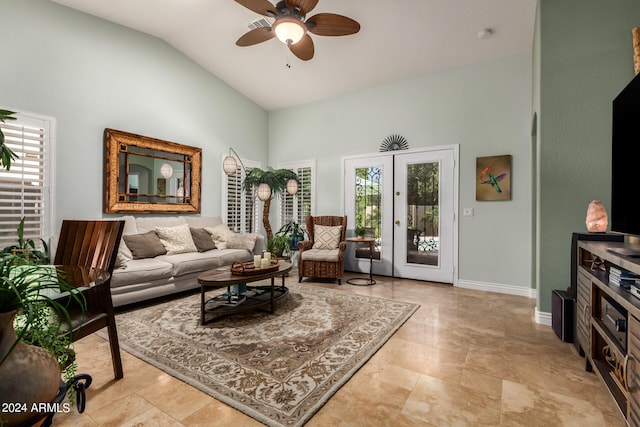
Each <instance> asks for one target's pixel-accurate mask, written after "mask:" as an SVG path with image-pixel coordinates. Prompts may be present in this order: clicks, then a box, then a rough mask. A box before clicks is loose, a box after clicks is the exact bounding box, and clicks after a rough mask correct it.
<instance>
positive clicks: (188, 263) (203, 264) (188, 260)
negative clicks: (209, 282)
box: [156, 249, 253, 277]
mask: <svg viewBox="0 0 640 427" xmlns="http://www.w3.org/2000/svg"><path fill="white" fill-rule="evenodd" d="M156 259H157V260H159V261H163V262H166V263H169V264H172V265H173V269H172V274H173V275H174V276H176V277H177V276H182V275H184V274H189V273H194V272H199V271H205V270H210V269H212V268H218V267H221V266H225V265H231V264H232V263H233V261H250V260H253V255H252V254H250V253H249V252H247V251H245V250H242V249H222V250H221V249H213V250H211V251H207V252H189V253H182V254H175V255H162V256H159V257H158V258H156Z"/></svg>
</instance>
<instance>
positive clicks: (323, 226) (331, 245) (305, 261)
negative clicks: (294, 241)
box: [298, 215, 347, 285]
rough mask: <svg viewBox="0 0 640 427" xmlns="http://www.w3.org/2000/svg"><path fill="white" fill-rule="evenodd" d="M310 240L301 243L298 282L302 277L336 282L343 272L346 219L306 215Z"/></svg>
mask: <svg viewBox="0 0 640 427" xmlns="http://www.w3.org/2000/svg"><path fill="white" fill-rule="evenodd" d="M306 223H307V233H308V234H309V240H303V241H301V242H298V250H299V252H298V276H299V279H298V282H300V281H302V278H303V277H317V278H329V279H336V280H337V281H338V284H339V285H341V284H342V282H341V280H342V275H343V273H344V251H345V249H346V248H347V244H346V242H345V241H344V239H345V234H346V232H347V217H346V216H311V215H309V216H307V221H306Z"/></svg>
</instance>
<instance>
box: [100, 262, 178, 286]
mask: <svg viewBox="0 0 640 427" xmlns="http://www.w3.org/2000/svg"><path fill="white" fill-rule="evenodd" d="M172 274H173V266H172V265H171V264H169V263H168V262H164V261H160V260H158V259H157V258H142V259H133V260H130V261H128V262H127V267H126V268H118V269H114V270H113V275H112V276H111V287H112V288H117V287H119V286H126V285H130V284H132V283H140V282H148V281H150V280H157V279H165V278H169V277H171V275H172Z"/></svg>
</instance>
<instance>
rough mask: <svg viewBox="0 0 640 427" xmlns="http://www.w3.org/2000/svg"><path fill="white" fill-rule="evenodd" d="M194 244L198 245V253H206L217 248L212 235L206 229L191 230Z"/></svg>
mask: <svg viewBox="0 0 640 427" xmlns="http://www.w3.org/2000/svg"><path fill="white" fill-rule="evenodd" d="M189 231H191V237H193V243H195V244H196V248H198V252H206V251H210V250H211V249H215V248H216V244H215V243H214V241H213V239H212V238H211V234H209V232H208V231H207V230H205V229H204V228H190V229H189Z"/></svg>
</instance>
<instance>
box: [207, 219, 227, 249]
mask: <svg viewBox="0 0 640 427" xmlns="http://www.w3.org/2000/svg"><path fill="white" fill-rule="evenodd" d="M204 229H205V230H207V231H208V232H209V233H211V238H213V241H214V242H215V244H216V248H218V249H227V236H228V235H229V234H231V233H232V231H231V230H229V227H227V225H226V224H218V225H216V226H215V227H205V228H204Z"/></svg>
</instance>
